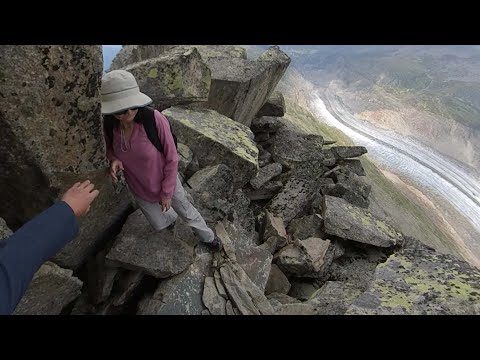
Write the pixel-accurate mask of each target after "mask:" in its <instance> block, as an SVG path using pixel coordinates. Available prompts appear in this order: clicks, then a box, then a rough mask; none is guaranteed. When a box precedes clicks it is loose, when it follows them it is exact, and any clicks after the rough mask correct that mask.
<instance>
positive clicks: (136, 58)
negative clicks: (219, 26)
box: [110, 45, 247, 70]
mask: <svg viewBox="0 0 480 360" xmlns="http://www.w3.org/2000/svg"><path fill="white" fill-rule="evenodd" d="M193 47H195V48H196V49H197V51H198V52H199V53H200V55H201V56H202V59H203V60H204V61H206V60H208V59H210V58H214V57H227V58H239V59H246V58H247V52H246V50H245V49H244V48H242V47H240V46H235V45H124V46H123V47H122V49H121V50H120V51H119V53H118V54H117V56H115V58H114V59H113V61H112V65H111V66H110V70H116V69H121V68H123V67H125V66H127V65H130V64H133V63H137V62H140V61H144V60H147V59H151V58H155V57H158V56H162V55H165V54H167V53H169V52H172V51H177V50H189V49H191V48H193Z"/></svg>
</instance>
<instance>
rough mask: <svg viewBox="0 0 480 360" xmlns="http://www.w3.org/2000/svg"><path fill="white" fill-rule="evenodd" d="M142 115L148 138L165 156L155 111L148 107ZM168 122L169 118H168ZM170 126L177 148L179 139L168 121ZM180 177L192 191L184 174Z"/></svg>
mask: <svg viewBox="0 0 480 360" xmlns="http://www.w3.org/2000/svg"><path fill="white" fill-rule="evenodd" d="M142 111H144V112H143V113H142V116H143V118H142V122H143V127H144V128H145V133H146V134H147V136H148V139H149V140H150V141H151V142H152V144H153V145H154V146H155V147H156V148H157V149H158V151H160V153H162V154H163V146H162V144H161V142H160V139H159V138H158V129H157V123H156V121H155V109H154V108H152V107H149V106H146V107H145V108H144V109H142ZM167 120H168V118H167ZM168 125H169V126H170V132H171V133H172V136H173V142H174V143H175V147H177V137H176V136H175V134H174V133H173V131H172V124H170V120H169V121H168ZM178 175H180V176H181V178H182V179H183V181H184V182H185V183H186V184H187V186H188V187H189V188H190V189H191V188H192V187H191V186H190V184H189V183H188V181H187V180H186V179H185V178H184V177H183V175H182V174H180V173H178Z"/></svg>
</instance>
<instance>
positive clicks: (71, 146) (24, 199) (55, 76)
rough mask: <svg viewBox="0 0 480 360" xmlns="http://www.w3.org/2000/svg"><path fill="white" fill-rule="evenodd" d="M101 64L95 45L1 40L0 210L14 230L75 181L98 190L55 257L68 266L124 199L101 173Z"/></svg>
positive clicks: (121, 211)
mask: <svg viewBox="0 0 480 360" xmlns="http://www.w3.org/2000/svg"><path fill="white" fill-rule="evenodd" d="M102 64H103V62H102V50H101V46H100V45H88V46H87V45H85V46H84V45H2V46H0V69H1V71H0V127H1V128H2V142H1V143H0V174H1V176H0V188H1V189H2V192H1V193H0V203H1V204H2V207H1V208H0V216H1V217H3V218H4V219H5V221H6V222H7V223H8V224H9V225H10V226H11V227H12V229H16V228H18V227H19V226H21V225H23V224H24V223H25V222H27V221H28V220H30V219H31V218H33V217H34V216H36V215H37V214H38V213H40V212H41V211H43V210H44V209H45V208H47V207H48V206H50V205H51V204H52V203H53V202H54V201H55V200H56V199H57V198H58V197H59V195H61V193H62V192H63V191H64V190H66V189H68V188H69V187H70V186H71V185H73V184H74V183H75V182H77V181H83V180H86V179H89V180H90V181H92V182H93V183H94V184H95V187H96V188H97V189H99V190H100V195H99V196H98V197H97V199H96V200H95V202H94V203H93V204H92V208H91V211H90V213H89V214H88V216H86V217H84V218H83V219H82V220H81V226H80V234H79V236H78V237H77V238H76V239H75V240H74V241H72V242H71V243H70V244H68V245H67V246H66V247H65V248H64V249H62V251H61V252H60V253H59V254H58V256H56V257H55V258H54V259H53V261H54V262H56V263H57V264H59V265H61V266H62V267H68V268H71V269H76V268H78V267H79V266H80V265H82V264H83V262H84V261H85V259H86V258H87V257H88V256H89V255H92V254H93V252H94V251H95V249H96V248H98V246H100V245H101V244H102V242H103V241H104V240H105V236H106V235H108V232H109V231H110V229H111V228H112V226H114V225H115V224H116V223H117V222H119V221H121V220H122V216H124V215H125V212H126V211H127V209H128V207H129V203H130V199H129V198H128V194H127V191H122V192H120V193H119V194H115V192H114V188H113V186H112V185H111V181H110V180H109V179H108V178H106V177H105V167H106V165H107V162H106V159H105V145H104V139H103V131H102V123H101V113H100V96H99V89H100V82H101V75H102ZM32 199H34V201H32Z"/></svg>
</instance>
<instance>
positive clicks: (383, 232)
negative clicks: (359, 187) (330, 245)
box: [322, 195, 403, 247]
mask: <svg viewBox="0 0 480 360" xmlns="http://www.w3.org/2000/svg"><path fill="white" fill-rule="evenodd" d="M322 216H323V219H324V222H325V232H326V233H327V234H329V235H335V236H339V237H341V238H344V239H348V240H353V241H357V242H361V243H365V244H370V245H374V246H379V247H390V246H393V245H396V244H397V243H401V241H402V240H403V235H402V234H401V233H399V232H398V231H396V230H395V229H394V228H392V227H391V226H390V225H389V224H387V223H386V222H385V221H383V220H381V219H378V218H376V217H374V216H373V215H372V214H371V213H370V212H369V211H367V210H365V209H363V208H359V207H356V206H353V205H351V204H349V203H348V202H347V201H345V200H343V199H341V198H337V197H333V196H328V195H327V196H324V203H323V214H322Z"/></svg>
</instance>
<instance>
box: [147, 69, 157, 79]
mask: <svg viewBox="0 0 480 360" xmlns="http://www.w3.org/2000/svg"><path fill="white" fill-rule="evenodd" d="M147 77H149V78H152V79H156V78H157V77H158V69H157V68H151V69H150V71H149V72H148V75H147Z"/></svg>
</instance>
